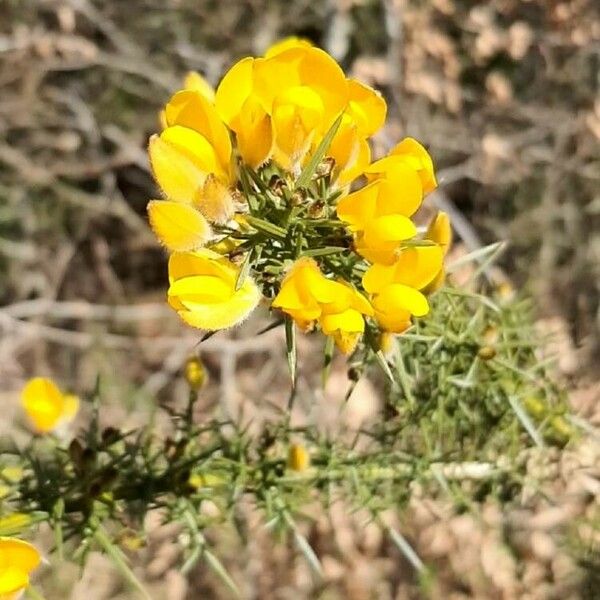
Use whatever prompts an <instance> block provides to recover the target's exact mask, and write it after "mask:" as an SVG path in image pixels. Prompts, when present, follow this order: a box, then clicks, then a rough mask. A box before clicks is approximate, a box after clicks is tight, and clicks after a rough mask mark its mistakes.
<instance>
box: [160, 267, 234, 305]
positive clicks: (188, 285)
mask: <svg viewBox="0 0 600 600" xmlns="http://www.w3.org/2000/svg"><path fill="white" fill-rule="evenodd" d="M233 292H234V290H233V286H232V282H231V281H228V280H225V279H221V278H219V277H215V276H214V275H190V276H189V277H182V278H181V279H178V280H177V281H174V282H173V283H172V284H171V285H170V287H169V291H168V295H169V296H174V297H177V298H179V301H180V302H181V304H182V305H183V306H184V308H187V309H189V310H193V309H194V307H195V306H196V305H198V304H210V303H215V302H223V301H225V300H227V299H228V298H229V297H230V296H231V295H232V294H233Z"/></svg>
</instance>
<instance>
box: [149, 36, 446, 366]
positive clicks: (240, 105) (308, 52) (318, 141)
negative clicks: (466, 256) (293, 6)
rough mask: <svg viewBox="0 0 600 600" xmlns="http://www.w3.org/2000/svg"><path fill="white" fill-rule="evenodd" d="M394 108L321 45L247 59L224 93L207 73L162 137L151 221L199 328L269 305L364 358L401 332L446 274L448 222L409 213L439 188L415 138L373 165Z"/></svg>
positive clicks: (178, 304)
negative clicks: (372, 142) (371, 343)
mask: <svg viewBox="0 0 600 600" xmlns="http://www.w3.org/2000/svg"><path fill="white" fill-rule="evenodd" d="M385 116H386V103H385V100H384V99H383V97H382V96H381V95H380V94H379V93H378V92H377V91H375V90H373V89H371V88H370V87H368V86H367V85H364V84H362V83H360V82H359V81H356V80H354V79H349V78H347V77H346V76H345V75H344V73H343V71H342V70H341V68H340V67H339V65H338V64H337V63H336V62H335V61H334V60H333V59H332V58H331V57H330V56H329V55H328V54H327V53H325V52H324V51H322V50H320V49H318V48H315V47H313V46H312V45H310V44H309V43H308V42H305V41H303V40H298V39H296V38H291V39H287V40H284V41H282V42H279V43H278V44H276V45H275V46H273V47H271V48H270V49H269V50H268V51H267V52H266V54H265V55H264V56H263V57H260V58H251V57H248V58H244V59H242V60H240V61H239V62H238V63H237V64H235V65H234V66H233V67H232V68H231V69H230V70H229V71H228V72H227V73H226V74H225V76H224V77H223V79H222V80H221V82H220V84H219V86H218V87H217V89H216V90H215V91H213V90H212V88H211V87H210V86H209V85H208V84H207V83H206V82H205V81H204V80H203V79H202V77H201V76H199V75H198V74H190V75H189V76H188V77H187V79H186V81H185V89H183V90H181V91H179V92H177V93H176V94H175V95H173V97H172V98H171V99H170V100H169V102H168V103H167V105H166V106H165V108H164V110H163V111H162V113H161V122H162V124H163V130H162V132H161V133H160V134H157V135H154V136H153V137H152V138H151V140H150V144H149V154H150V162H151V165H152V170H153V173H154V177H155V179H156V181H157V183H158V185H159V187H160V189H161V191H162V193H163V195H164V198H163V199H160V200H152V201H150V203H149V205H148V214H149V219H150V224H151V226H152V228H153V230H154V232H155V233H156V235H157V237H158V238H159V239H160V241H161V242H162V243H163V244H164V245H165V246H166V248H167V249H168V250H169V251H170V252H171V257H170V260H169V281H170V287H169V290H168V302H169V304H170V305H171V306H172V307H173V309H175V310H176V311H177V313H178V314H179V316H180V317H181V318H182V319H183V320H184V321H185V322H186V323H188V324H189V325H191V326H193V327H197V328H199V329H204V330H208V331H215V330H219V329H224V328H228V327H231V326H233V325H235V324H237V323H239V322H241V321H242V320H243V319H245V318H246V317H247V316H248V314H249V313H250V312H251V311H252V310H253V309H254V308H255V307H256V305H257V304H258V303H259V302H260V300H261V298H265V299H267V300H269V301H270V302H271V307H272V308H273V309H278V310H280V311H282V312H283V313H284V314H285V318H286V319H287V322H288V327H287V329H286V330H287V331H288V335H290V331H293V328H292V327H291V323H292V320H293V322H294V323H295V324H296V325H297V326H298V327H299V328H300V329H301V330H303V331H309V330H311V329H313V328H315V327H319V328H320V329H321V331H322V332H323V333H324V334H325V335H326V336H330V338H331V339H332V340H333V341H335V343H336V345H337V346H338V348H339V349H340V350H341V351H342V352H344V353H346V354H348V353H350V352H352V351H353V350H354V349H355V348H356V346H357V344H358V342H359V340H360V339H361V335H362V334H363V333H364V332H365V331H366V330H367V329H369V332H370V333H372V334H373V335H371V336H369V339H375V340H376V339H378V336H377V335H376V334H377V333H401V332H403V331H404V330H406V328H407V327H409V326H410V324H411V319H412V318H413V317H420V316H423V315H425V314H427V312H428V310H429V305H428V301H427V297H426V294H428V293H431V292H432V291H434V290H435V289H437V288H438V287H439V286H440V285H441V283H442V282H443V277H444V275H443V257H444V254H445V252H446V250H447V247H448V244H449V243H450V226H449V222H448V219H447V217H446V216H445V215H443V214H439V215H438V216H437V217H436V218H435V219H434V221H433V222H432V223H431V224H430V226H429V228H428V229H427V231H426V232H424V233H423V232H422V233H419V230H418V229H417V227H416V225H415V223H414V222H413V221H412V220H411V217H412V216H413V215H414V213H415V212H416V211H417V210H418V209H419V207H420V205H421V203H422V201H423V197H424V195H425V194H427V193H428V192H430V191H432V190H433V189H434V188H435V187H436V179H435V174H434V169H433V163H432V160H431V158H430V156H429V154H428V153H427V151H426V150H425V149H424V148H423V146H421V144H419V143H418V142H417V141H416V140H414V139H412V138H406V139H404V140H402V141H401V142H400V143H399V144H398V145H397V146H395V147H394V148H393V149H392V150H391V152H390V153H389V154H388V155H387V156H385V157H384V158H381V159H379V160H375V161H373V160H372V157H371V149H370V146H369V142H368V138H369V137H370V136H372V135H373V134H374V133H375V132H377V131H378V130H379V129H380V128H381V127H382V126H383V124H384V121H385Z"/></svg>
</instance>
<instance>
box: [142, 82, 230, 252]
mask: <svg viewBox="0 0 600 600" xmlns="http://www.w3.org/2000/svg"><path fill="white" fill-rule="evenodd" d="M164 115H165V123H166V125H167V127H166V129H165V130H164V131H163V132H162V133H161V134H160V135H155V136H152V138H151V139H150V144H149V148H148V150H149V153H150V163H151V166H152V171H153V173H154V177H155V179H156V181H157V183H158V185H159V186H160V188H161V189H162V191H163V193H164V194H165V197H166V199H165V200H152V201H151V202H150V203H149V204H148V216H149V219H150V225H151V227H152V229H153V231H154V232H155V234H156V235H157V237H158V238H159V240H160V241H161V242H162V243H163V244H164V245H165V246H166V247H167V248H168V249H169V250H173V251H186V250H193V249H195V248H198V247H201V246H203V245H205V244H206V243H207V242H208V240H209V239H210V238H211V234H212V231H211V227H210V225H209V222H212V223H219V224H222V223H225V222H227V221H228V220H229V219H230V218H231V217H232V216H233V213H234V202H233V198H232V195H231V192H230V187H231V186H232V184H233V183H234V176H233V166H232V164H231V161H232V147H231V140H230V138H229V131H228V130H227V127H226V126H225V124H224V123H223V122H222V121H221V119H220V117H219V115H218V113H217V111H216V109H215V107H214V105H213V104H212V102H211V101H210V100H209V99H207V98H206V97H205V95H203V94H202V93H201V92H199V91H197V90H193V89H187V90H182V91H180V92H177V93H176V94H175V95H174V96H173V97H172V98H171V100H170V101H169V102H168V104H167V105H166V107H165V111H164Z"/></svg>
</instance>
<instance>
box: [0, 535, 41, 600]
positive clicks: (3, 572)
mask: <svg viewBox="0 0 600 600" xmlns="http://www.w3.org/2000/svg"><path fill="white" fill-rule="evenodd" d="M40 562H41V557H40V553H39V552H38V551H37V550H36V549H35V548H34V547H33V546H32V545H31V544H29V543H27V542H24V541H23V540H18V539H15V538H8V537H2V538H0V594H6V595H9V594H13V593H15V592H18V591H20V590H22V589H24V588H25V587H27V585H28V584H29V573H30V572H31V571H33V570H34V569H35V568H37V567H38V565H39V564H40ZM8 597H10V596H8Z"/></svg>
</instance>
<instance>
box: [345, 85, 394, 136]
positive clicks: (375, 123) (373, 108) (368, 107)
mask: <svg viewBox="0 0 600 600" xmlns="http://www.w3.org/2000/svg"><path fill="white" fill-rule="evenodd" d="M348 92H349V102H348V108H347V109H346V114H348V115H349V116H350V117H351V119H352V120H353V121H354V122H355V123H356V125H357V127H358V130H359V131H360V134H361V135H362V136H363V137H369V136H371V135H373V134H374V133H375V132H376V131H378V130H379V129H381V127H382V126H383V124H384V122H385V115H386V112H387V105H386V103H385V100H384V99H383V96H382V95H381V94H380V93H379V92H378V91H376V90H374V89H373V88H371V87H369V86H368V85H365V84H364V83H360V82H359V81H356V80H355V79H349V80H348Z"/></svg>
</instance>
